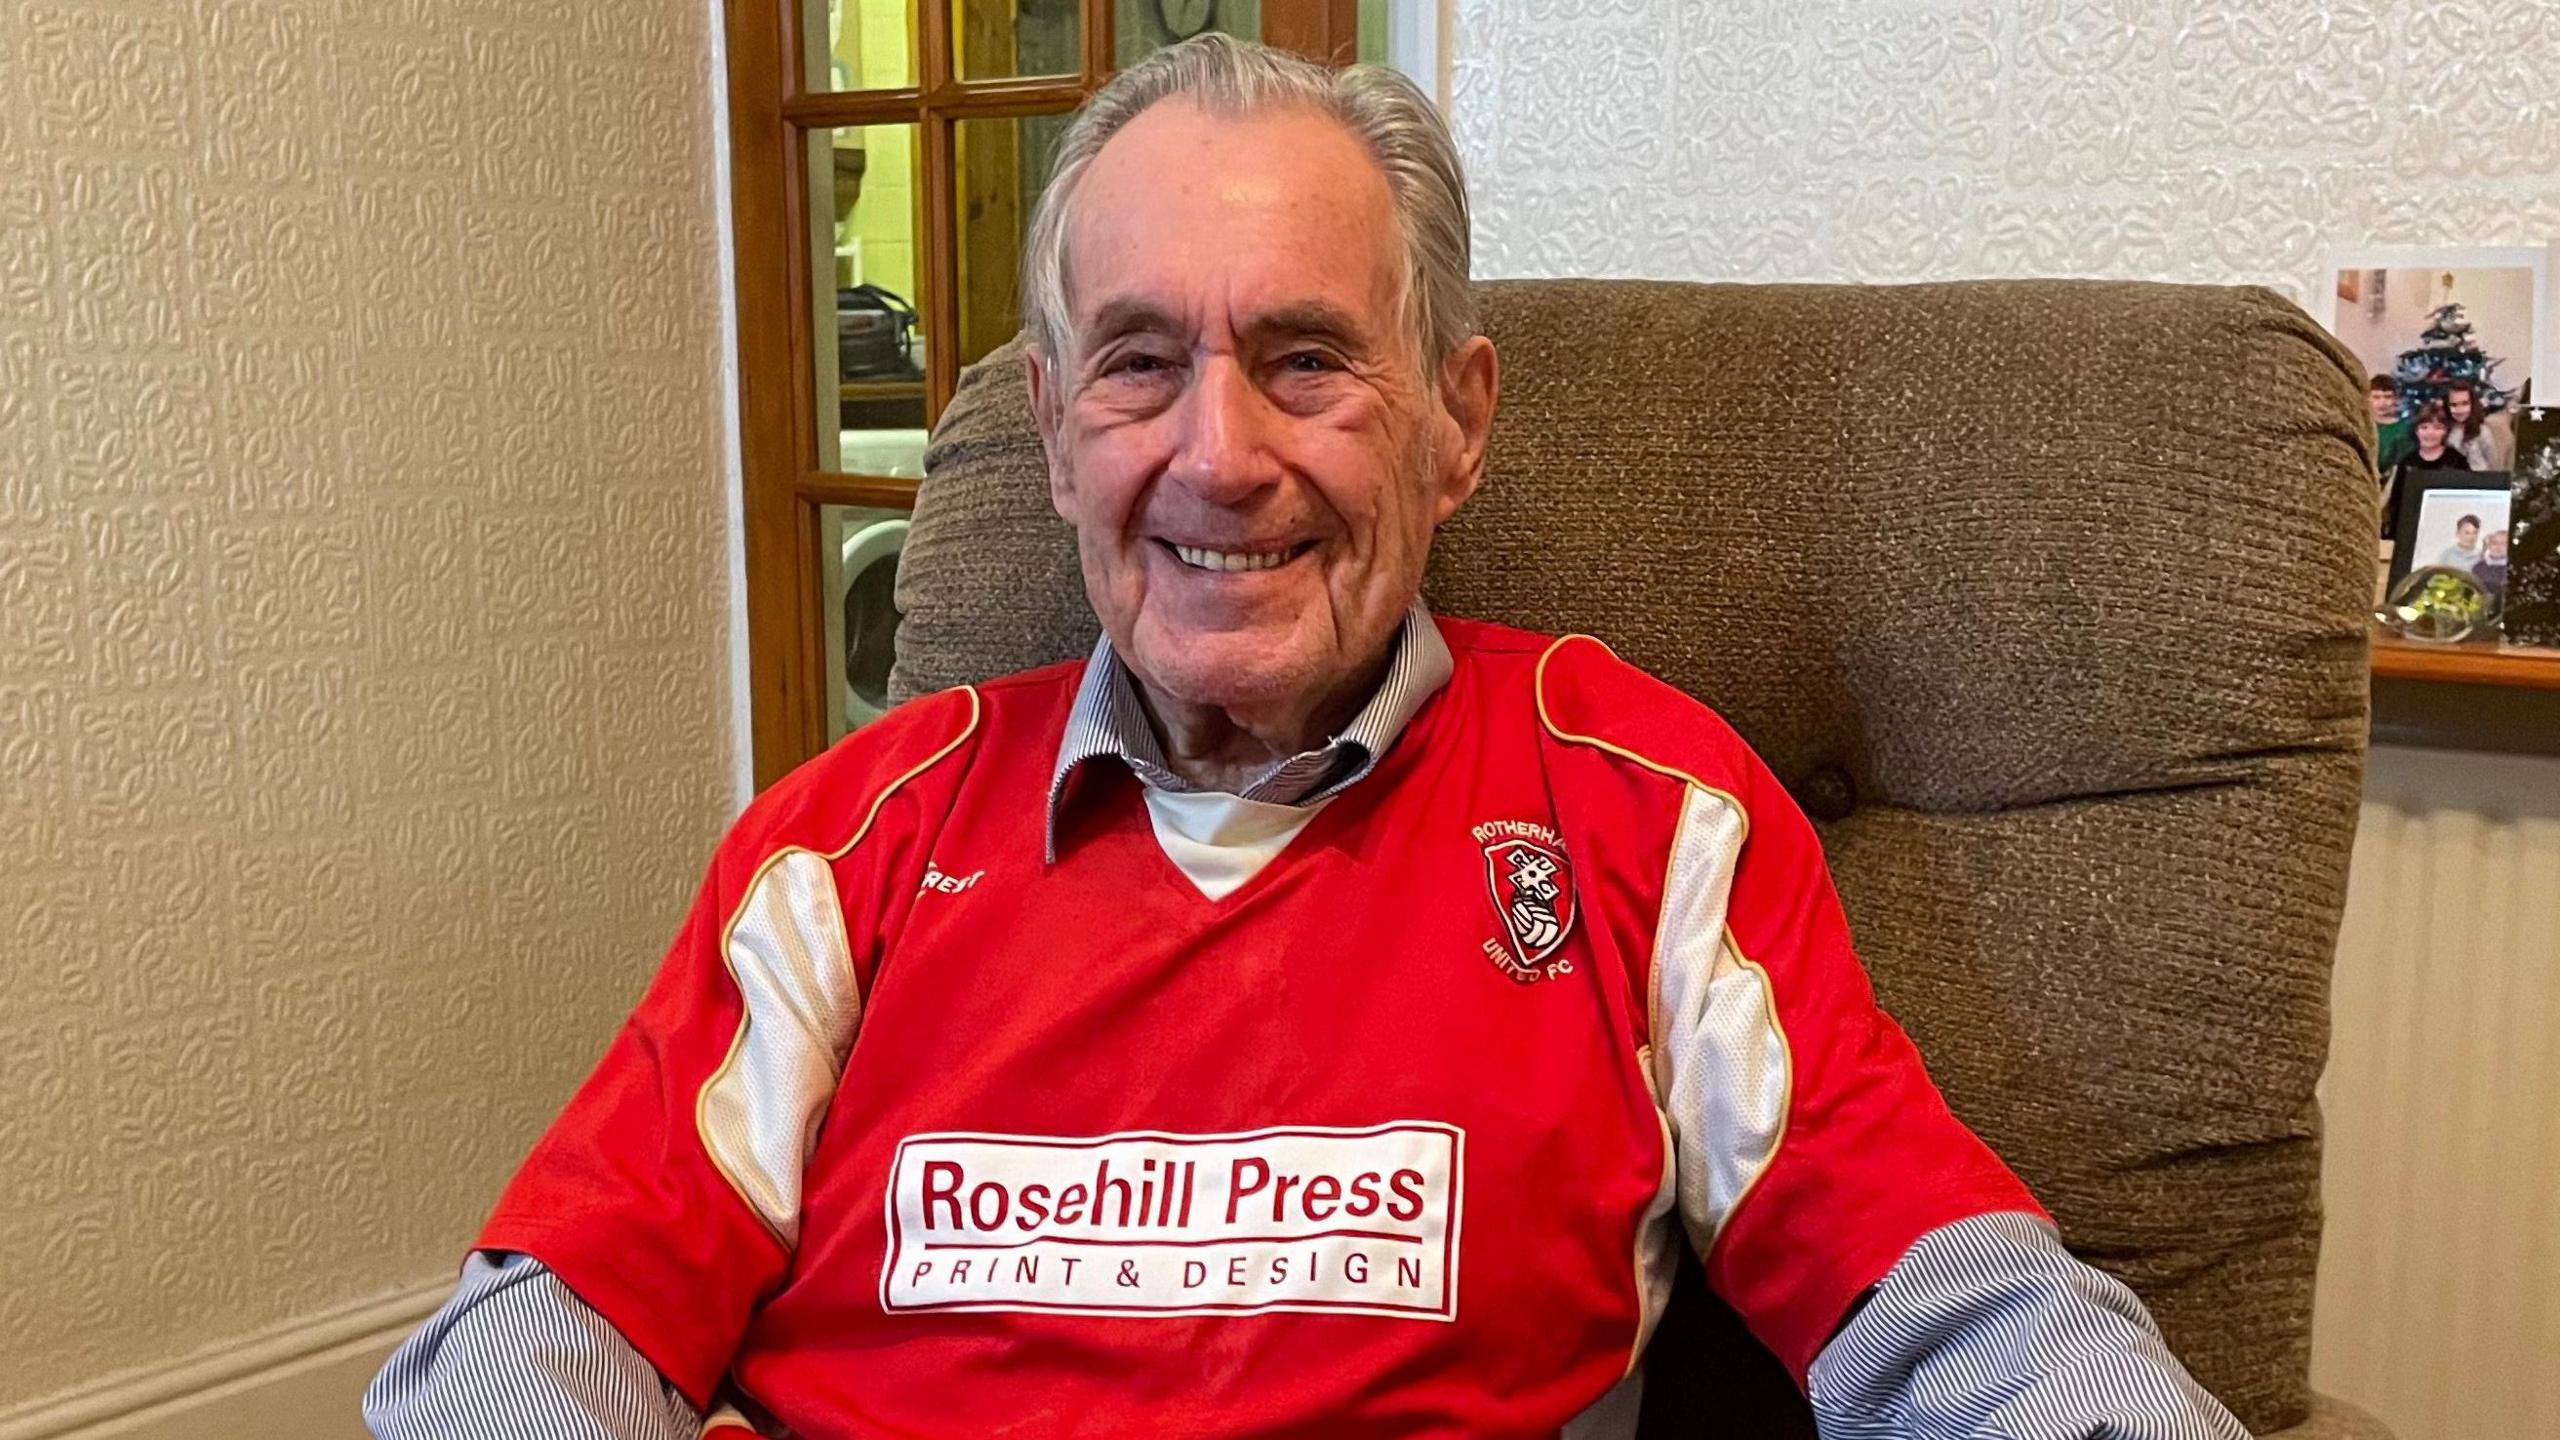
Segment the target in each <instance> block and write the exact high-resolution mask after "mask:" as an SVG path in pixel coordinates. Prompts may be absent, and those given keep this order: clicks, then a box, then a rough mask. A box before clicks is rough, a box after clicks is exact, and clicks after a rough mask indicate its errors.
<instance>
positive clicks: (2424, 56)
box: [1450, 0, 2560, 1440]
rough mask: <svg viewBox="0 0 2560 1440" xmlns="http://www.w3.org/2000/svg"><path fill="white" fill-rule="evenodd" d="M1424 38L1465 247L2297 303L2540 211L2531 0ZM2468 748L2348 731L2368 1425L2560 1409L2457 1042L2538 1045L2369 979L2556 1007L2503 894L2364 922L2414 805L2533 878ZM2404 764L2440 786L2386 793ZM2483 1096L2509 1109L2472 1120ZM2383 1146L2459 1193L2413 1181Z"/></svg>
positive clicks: (2088, 9)
mask: <svg viewBox="0 0 2560 1440" xmlns="http://www.w3.org/2000/svg"><path fill="white" fill-rule="evenodd" d="M1450 46H1451V56H1450V77H1451V79H1450V85H1451V96H1450V108H1451V118H1452V121H1453V123H1454V125H1455V127H1456V129H1457V132H1458V138H1459V143H1460V147H1461V149H1462V150H1463V151H1464V153H1465V157H1466V161H1467V167H1468V174H1469V178H1470V180H1471V181H1472V183H1473V185H1474V189H1475V200H1476V205H1477V210H1476V216H1477V226H1476V237H1477V240H1476V243H1477V251H1476V254H1477V267H1478V270H1479V273H1483V274H1487V275H1495V276H1506V275H1635V276H1647V277H1656V278H1662V279H1733V280H1804V281H1828V280H1863V281H1896V280H1934V279H1948V278H1955V277H1963V276H2018V275H2094V276H2110V277H2120V278H2133V279H2164V280H2182V281H2198V282H2207V283H2240V282H2246V283H2256V284H2264V285H2268V286H2272V287H2274V288H2275V289H2277V290H2279V291H2281V292H2283V293H2285V294H2288V295H2291V296H2293V297H2294V298H2296V299H2297V300H2301V299H2305V298H2307V297H2309V296H2310V295H2311V294H2312V293H2313V291H2314V290H2315V288H2316V287H2317V286H2318V285H2319V283H2320V282H2321V279H2322V271H2323V267H2324V265H2325V263H2326V262H2325V258H2324V254H2323V251H2324V249H2325V247H2327V246H2329V245H2332V244H2359V243H2366V242H2374V243H2388V244H2461V245H2541V244H2546V243H2549V242H2551V241H2554V240H2560V105H2555V104H2554V103H2553V97H2554V96H2555V95H2560V5H2554V4H2550V3H2547V0H2470V3H2464V4H2437V3H2396V4H2395V3H2370V0H2368V3H2309V0H1998V3H1983V0H1813V3H1807V0H1715V3H1713V4H1692V3H1688V0H1589V3H1569V0H1457V4H1456V16H1455V23H1454V25H1453V26H1452V28H1451V32H1450ZM2198 379H2199V382H2200V383H2205V382H2209V380H2210V377H2206V376H2199V377H2198ZM2482 763H2483V762H2481V761H2478V760H2466V759H2463V758H2461V757H2448V756H2443V755H2435V754H2430V753H2429V752H2425V751H2401V752H2391V753H2388V754H2386V755H2382V756H2378V757H2377V758H2376V761H2375V766H2374V770H2375V774H2376V775H2377V776H2386V777H2389V778H2390V779H2391V781H2392V782H2393V793H2388V794H2382V793H2377V794H2375V795H2374V796H2373V797H2372V800H2371V803H2369V804H2368V805H2367V807H2366V815H2365V828H2364V830H2363V831H2362V833H2361V834H2360V835H2359V837H2358V841H2357V853H2356V863H2355V869H2354V876H2353V880H2352V882H2351V885H2350V892H2349V900H2348V920H2347V925H2346V928H2345V930H2344V933H2343V934H2342V935H2341V937H2340V941H2339V955H2338V970H2339V985H2338V991H2339V1005H2340V1007H2341V1011H2340V1023H2339V1038H2338V1048H2337V1050H2336V1051H2335V1053H2334V1055H2333V1058H2332V1061H2331V1074H2330V1078H2329V1081H2328V1086H2327V1088H2328V1090H2329V1093H2330V1107H2329V1126H2330V1134H2331V1139H2332V1144H2331V1147H2330V1153H2329V1166H2328V1173H2327V1177H2326V1185H2325V1189H2326V1192H2327V1201H2328V1205H2329V1209H2330V1224H2329V1236H2330V1240H2331V1244H2330V1245H2329V1246H2328V1247H2327V1248H2326V1249H2325V1250H2324V1252H2323V1255H2322V1268H2321V1289H2320V1296H2319V1306H2318V1315H2317V1323H2316V1324H2315V1327H2314V1338H2313V1357H2312V1378H2313V1381H2314V1383H2315V1384H2318V1385H2320V1386H2322V1387H2323V1388H2326V1389H2328V1390H2330V1391H2331V1392H2333V1393H2336V1394H2340V1395H2343V1396H2345V1397H2347V1398H2349V1399H2352V1400H2355V1401H2357V1402H2359V1403H2362V1404H2364V1405H2366V1406H2368V1407H2370V1408H2372V1409H2373V1410H2375V1411H2376V1412H2377V1413H2379V1414H2380V1415H2381V1416H2382V1417H2383V1418H2384V1419H2385V1420H2387V1421H2390V1422H2392V1423H2393V1424H2394V1425H2395V1426H2396V1427H2397V1428H2398V1432H2399V1434H2400V1436H2401V1440H2453V1437H2456V1436H2474V1435H2483V1436H2485V1435H2497V1436H2507V1435H2515V1436H2523V1435H2550V1434H2560V1383H2554V1381H2553V1380H2552V1378H2551V1377H2552V1369H2551V1366H2550V1364H2549V1362H2548V1359H2547V1357H2549V1356H2550V1355H2552V1354H2554V1353H2560V1305H2556V1304H2554V1303H2553V1301H2552V1299H2551V1296H2552V1294H2553V1293H2554V1291H2555V1290H2560V1249H2555V1242H2554V1241H2553V1239H2552V1236H2553V1235H2554V1233H2555V1232H2554V1231H2553V1229H2552V1228H2551V1216H2552V1213H2553V1212H2552V1210H2551V1208H2550V1206H2549V1202H2548V1194H2547V1191H2544V1190H2542V1189H2541V1188H2540V1187H2541V1185H2542V1177H2544V1176H2547V1175H2550V1174H2553V1173H2555V1170H2556V1169H2560V1140H2556V1139H2555V1138H2554V1132H2553V1129H2552V1126H2551V1124H2550V1121H2549V1117H2548V1115H2547V1114H2537V1112H2533V1111H2530V1110H2524V1111H2510V1110H2508V1109H2507V1108H2506V1107H2508V1106H2509V1105H2511V1103H2512V1096H2511V1095H2510V1094H2509V1093H2508V1092H2509V1089H2510V1087H2509V1084H2508V1082H2509V1081H2510V1080H2511V1079H2516V1078H2519V1077H2518V1076H2517V1075H2516V1074H2515V1073H2514V1072H2501V1071H2497V1070H2484V1069H2482V1068H2481V1065H2483V1064H2491V1063H2495V1062H2496V1060H2497V1057H2498V1054H2499V1053H2500V1052H2499V1050H2498V1048H2497V1047H2498V1046H2500V1045H2507V1044H2514V1045H2530V1044H2532V1043H2534V1042H2533V1041H2531V1040H2530V1039H2512V1037H2503V1036H2502V1037H2477V1039H2476V1043H2475V1042H2474V1041H2469V1040H2465V1039H2464V1038H2463V1037H2464V1034H2465V1031H2464V1029H2463V1023H2464V1022H2463V1019H2462V1018H2461V1017H2468V1016H2471V1015H2472V1014H2473V1013H2474V1012H2473V1011H2472V1010H2471V1009H2467V1008H2463V1007H2464V1004H2465V1002H2463V1001H2461V1000H2460V999H2458V998H2444V997H2439V1001H2438V1003H2437V1004H2435V1005H2434V1006H2433V1007H2432V1008H2431V1009H2429V1010H2427V1011H2426V1012H2425V1013H2423V1014H2422V1013H2419V1012H2414V1011H2410V1010H2408V1009H2407V1008H2406V1007H2405V1006H2402V1005H2398V1004H2395V1003H2393V997H2396V996H2399V995H2400V994H2401V992H2402V991H2403V990H2405V989H2406V988H2407V986H2408V985H2409V984H2410V983H2411V981H2410V979H2409V977H2410V976H2411V975H2413V974H2419V973H2426V974H2431V975H2436V976H2438V977H2439V978H2444V979H2447V980H2448V982H2449V983H2450V984H2451V985H2453V986H2468V985H2478V986H2483V987H2490V988H2491V989H2492V991H2493V993H2496V994H2498V995H2499V996H2500V997H2501V1003H2505V1004H2508V1005H2511V1006H2523V1007H2525V1008H2526V1011H2527V1013H2545V1014H2548V1013H2554V1007H2556V1006H2560V941H2555V940H2553V939H2552V938H2551V935H2550V934H2549V932H2548V931H2547V930H2544V931H2537V930H2534V929H2533V928H2532V927H2531V926H2529V925H2521V924H2520V925H2519V926H2518V927H2517V928H2515V929H2514V931H2513V933H2514V935H2516V936H2517V937H2519V939H2518V941H2517V943H2518V944H2520V945H2522V946H2524V947H2526V948H2525V950H2524V951H2523V953H2521V954H2511V955H2509V956H2507V957H2505V958H2506V959H2508V960H2510V961H2512V962H2514V963H2513V964H2512V965H2511V966H2508V967H2505V968H2501V967H2497V966H2490V965H2482V964H2475V963H2473V957H2471V956H2470V954H2469V952H2468V950H2467V949H2466V948H2465V941H2464V940H2463V939H2462V938H2461V933H2462V932H2460V931H2459V930H2455V929H2446V930H2444V931H2442V932H2439V933H2437V934H2435V935H2434V937H2433V938H2434V939H2437V940H2440V941H2442V942H2443V943H2442V944H2441V945H2436V946H2425V947H2422V948H2423V949H2424V950H2425V951H2426V953H2421V954H2412V953H2411V951H2410V949H2409V948H2408V947H2409V943H2410V941H2411V939H2412V938H2413V937H2414V938H2416V939H2419V940H2422V941H2423V940H2426V939H2428V938H2429V935H2428V932H2426V931H2424V930H2412V929H2411V928H2410V927H2409V926H2407V925H2400V924H2386V923H2383V921H2384V920H2385V919H2387V918H2388V917H2389V916H2390V915H2391V914H2392V913H2394V912H2395V911H2402V910H2406V909H2407V908H2408V907H2407V906H2406V905H2403V904H2401V903H2400V901H2397V900H2394V899H2392V898H2390V897H2392V896H2395V895H2400V896H2403V898H2405V895H2404V893H2403V892H2414V891H2423V890H2425V889H2426V888H2427V887H2429V886H2431V885H2434V884H2437V883H2439V877H2438V876H2437V875H2436V874H2435V871H2436V869H2438V868H2441V867H2445V866H2447V865H2449V864H2452V863H2453V862H2449V861H2447V860H2445V859H2444V858H2443V857H2442V855H2441V854H2439V853H2437V852H2438V851H2439V850H2441V849H2443V848H2444V847H2441V846H2438V845H2436V844H2434V842H2432V841H2430V840H2429V839H2428V837H2429V836H2431V835H2434V834H2438V833H2456V834H2459V835H2460V836H2461V837H2463V841H2464V844H2465V846H2466V847H2471V848H2465V849H2463V850H2461V851H2460V852H2459V853H2460V854H2462V855H2464V856H2472V855H2494V856H2497V857H2500V865H2499V868H2497V869H2495V870H2493V871H2491V872H2487V874H2488V875H2489V876H2492V877H2494V878H2484V879H2483V880H2482V881H2481V883H2482V884H2483V885H2484V886H2486V887H2487V888H2485V889H2483V890H2482V891H2480V892H2479V893H2480V897H2481V899H2482V901H2483V903H2492V902H2493V900H2494V897H2495V896H2496V895H2497V894H2498V893H2501V891H2502V890H2503V888H2504V884H2505V883H2506V882H2511V883H2512V885H2513V887H2514V893H2517V894H2525V895H2534V894H2539V895H2549V894H2553V893H2560V851H2555V849H2554V847H2553V845H2552V843H2551V839H2550V834H2549V828H2550V825H2549V818H2548V816H2549V811H2550V807H2551V805H2552V803H2553V800H2552V796H2551V793H2550V792H2549V790H2548V789H2547V788H2545V789H2544V790H2543V791H2541V792H2540V793H2519V794H2516V795H2513V796H2511V797H2508V798H2507V799H2505V800H2504V801H2502V802H2500V803H2497V804H2496V805H2495V806H2494V808H2469V809H2466V808H2463V806H2464V804H2466V803H2469V802H2481V803H2483V804H2485V803H2486V802H2485V801H2484V800H2483V797H2484V796H2486V795H2487V794H2488V793H2489V791H2488V788H2487V787H2484V786H2482V785H2480V784H2478V783H2477V782H2476V781H2472V780H2469V779H2467V778H2466V777H2469V776H2471V775H2473V774H2474V772H2476V771H2477V770H2478V769H2479V768H2480V766H2481V765H2482ZM2545 768H2547V767H2545ZM2527 772H2531V773H2532V774H2533V775H2534V776H2535V777H2536V778H2537V781H2538V783H2542V784H2544V785H2545V786H2546V787H2547V785H2548V782H2549V778H2550V777H2549V776H2548V775H2546V774H2544V773H2543V771H2542V770H2539V769H2535V768H2534V767H2532V766H2530V765H2523V764H2520V765H2518V766H2517V767H2516V769H2515V773H2516V774H2518V775H2523V774H2526V773H2527ZM2437 787H2441V790H2442V793H2443V794H2445V795H2448V796H2452V795H2459V796H2464V797H2468V799H2467V800H2466V801H2458V802H2453V806H2452V808H2451V809H2450V810H2448V808H2447V805H2446V803H2445V802H2441V801H2440V802H2437V803H2434V804H2428V803H2425V802H2424V801H2423V800H2413V799H2412V798H2411V797H2413V796H2419V797H2423V796H2425V795H2427V794H2428V793H2429V792H2430V791H2431V790H2434V789H2436V788H2437ZM2413 816H2415V818H2413ZM2448 827H2449V828H2448ZM2413 837H2414V838H2413ZM2438 903H2444V902H2441V901H2440V902H2438ZM2427 913H2428V914H2433V913H2435V912H2433V911H2428V912H2427ZM2421 988H2422V989H2425V988H2426V987H2423V986H2422V987H2421ZM2428 993H2433V992H2432V991H2429V992H2428ZM2527 1033H2528V1034H2530V1033H2531V1032H2527ZM2438 1043H2445V1044H2452V1045H2455V1046H2458V1047H2463V1054H2464V1058H2465V1060H2466V1061H2467V1062H2478V1063H2465V1064H2462V1065H2457V1066H2454V1067H2452V1068H2451V1070H2450V1071H2449V1072H2448V1074H2450V1075H2452V1076H2458V1077H2460V1078H2458V1079H2447V1080H2445V1081H2444V1082H2443V1088H2441V1089H2440V1090H2439V1091H2438V1092H2434V1093H2433V1094H2432V1095H2431V1097H2414V1098H2413V1097H2412V1096H2411V1095H2410V1094H2408V1093H2407V1079H2408V1074H2409V1073H2410V1072H2409V1071H2408V1066H2409V1064H2410V1063H2412V1062H2411V1061H2410V1060H2409V1058H2408V1057H2409V1055H2410V1054H2411V1053H2413V1047H2424V1046H2430V1045H2435V1044H2438ZM2542 1043H2543V1044H2544V1046H2545V1048H2546V1049H2547V1048H2548V1038H2547V1036H2545V1037H2544V1038H2543V1041H2542ZM2414 1053H2421V1054H2424V1053H2433V1052H2431V1051H2425V1050H2416V1051H2415V1052H2414ZM2439 1068H2442V1067H2439ZM2545 1068H2546V1069H2547V1067H2545ZM2521 1078H2523V1079H2525V1080H2528V1081H2533V1080H2535V1079H2536V1077H2535V1075H2534V1074H2533V1072H2531V1071H2527V1072H2525V1073H2524V1074H2523V1076H2522V1077H2521ZM2509 1113H2513V1114H2517V1115H2522V1116H2526V1117H2531V1118H2528V1119H2525V1120H2523V1121H2520V1122H2519V1125H2510V1126H2501V1125H2499V1124H2497V1123H2495V1122H2494V1121H2492V1120H2490V1119H2489V1118H2488V1117H2492V1116H2497V1115H2505V1114H2509ZM2452 1115H2459V1116H2462V1117H2464V1121H2463V1124H2462V1125H2461V1126H2460V1127H2459V1129H2458V1130H2454V1131H2447V1130H2443V1129H2435V1130H2432V1131H2431V1130H2430V1126H2431V1125H2433V1124H2435V1123H2436V1122H2437V1117H2440V1116H2452ZM2536 1120H2538V1122H2539V1124H2538V1128H2537V1125H2536V1123H2535V1121H2536ZM2519 1126H2520V1128H2519ZM2421 1152H2423V1153H2421ZM2415 1165H2423V1166H2425V1167H2426V1168H2427V1173H2428V1174H2429V1175H2430V1176H2431V1177H2432V1178H2431V1179H2430V1180H2429V1181H2428V1182H2427V1183H2426V1184H2425V1185H2423V1186H2421V1189H2423V1190H2425V1191H2426V1193H2427V1194H2429V1195H2441V1196H2447V1197H2452V1196H2459V1197H2462V1198H2463V1199H2464V1200H2465V1202H2466V1203H2465V1205H2464V1206H2463V1207H2462V1208H2459V1209H2456V1210H2451V1211H2448V1210H2447V1209H2445V1208H2444V1207H2442V1206H2437V1205H2427V1204H2419V1205H2417V1206H2416V1208H2412V1202H2411V1200H2410V1198H2409V1196H2410V1193H2411V1192H2410V1191H2409V1185H2410V1183H2411V1181H2410V1179H2409V1177H2410V1175H2411V1174H2412V1173H2414V1172H2413V1171H2412V1169H2411V1167H2412V1166H2415ZM2535 1197H2539V1198H2535ZM2421 1198H2423V1197H2421ZM2524 1357H2534V1358H2532V1359H2527V1358H2524Z"/></svg>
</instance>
